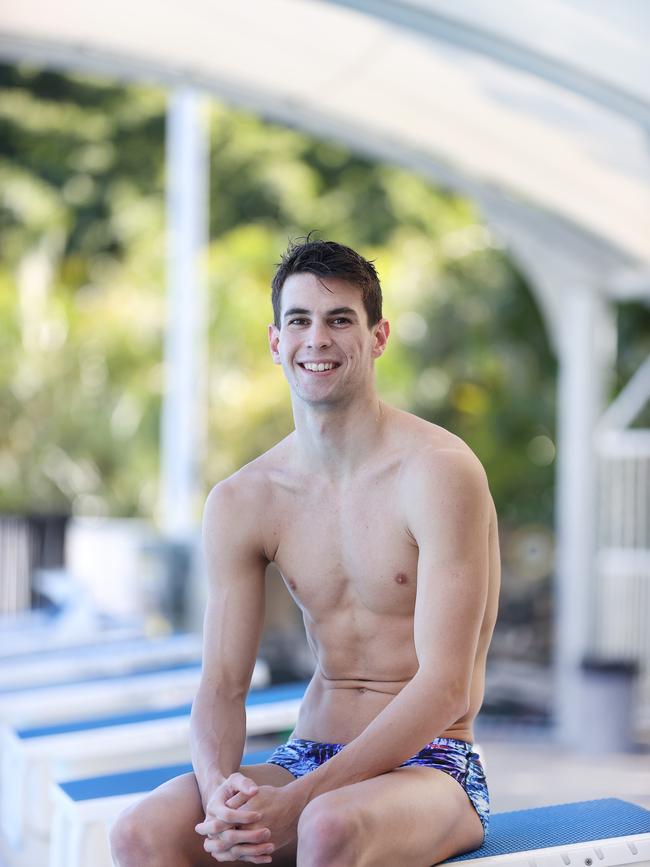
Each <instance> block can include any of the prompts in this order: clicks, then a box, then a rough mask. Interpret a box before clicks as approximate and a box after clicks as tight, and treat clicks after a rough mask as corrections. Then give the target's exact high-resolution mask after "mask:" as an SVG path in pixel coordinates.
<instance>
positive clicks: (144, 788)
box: [59, 750, 273, 801]
mask: <svg viewBox="0 0 650 867" xmlns="http://www.w3.org/2000/svg"><path fill="white" fill-rule="evenodd" d="M272 752H273V750H254V751H252V752H250V753H246V754H245V755H244V758H243V760H242V761H243V762H244V763H245V764H247V765H254V764H257V763H261V762H265V761H266V760H267V759H268V757H269V756H270V755H271V753H272ZM191 770H192V765H188V764H182V765H164V766H163V767H157V768H144V769H139V770H136V771H124V772H122V773H121V774H104V775H103V776H101V777H87V778H85V779H83V780H69V781H68V782H67V783H59V785H60V787H61V788H62V789H63V791H64V792H65V793H66V795H68V797H69V798H72V800H73V801H90V800H92V799H94V798H111V797H113V796H114V795H135V794H137V793H139V792H151V791H152V790H153V789H155V788H156V787H157V786H162V784H163V783H166V782H167V781H168V780H171V779H173V778H174V777H178V776H180V775H181V774H188V773H189V772H190V771H191Z"/></svg>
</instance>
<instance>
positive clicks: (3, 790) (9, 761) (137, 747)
mask: <svg viewBox="0 0 650 867" xmlns="http://www.w3.org/2000/svg"><path fill="white" fill-rule="evenodd" d="M306 686H307V684H306V683H295V684H294V683H291V684H279V685H275V686H272V687H268V688H267V689H259V690H252V691H251V692H249V694H248V697H247V699H246V731H247V734H248V735H249V736H250V735H258V734H266V733H269V732H275V731H283V730H285V729H290V728H292V727H293V726H294V725H295V722H296V719H297V718H298V711H299V709H300V704H301V701H302V697H303V694H304V691H305V688H306ZM190 711H191V705H189V704H185V705H179V706H175V707H169V708H165V709H161V710H156V711H151V710H147V711H140V712H136V713H127V714H122V715H119V716H115V715H114V716H109V717H98V718H91V719H81V720H72V721H70V722H68V723H64V724H57V725H51V726H38V727H31V728H24V729H18V730H12V729H6V730H5V731H4V732H0V734H1V735H2V737H1V738H0V746H1V747H2V757H3V762H2V769H1V770H2V773H1V775H0V780H1V781H2V785H1V786H0V827H1V828H2V831H3V833H4V835H5V837H6V838H7V840H8V841H9V843H10V845H11V846H12V847H13V848H18V847H20V845H21V843H22V841H23V837H24V835H25V834H26V832H27V831H31V832H32V833H36V834H39V835H41V836H46V835H47V834H48V832H49V829H50V819H51V803H50V786H51V782H52V781H53V780H55V779H59V780H60V779H66V780H70V779H79V778H84V777H86V778H90V777H97V775H99V774H106V773H108V772H109V771H128V770H136V769H137V770H139V771H141V772H143V773H144V770H145V769H146V768H153V769H154V772H155V767H156V765H171V763H172V762H176V763H178V762H187V761H189V727H190ZM118 776H119V775H118ZM142 779H147V778H146V776H145V777H142ZM95 791H96V792H98V793H99V794H101V792H102V789H101V785H100V786H99V787H97V786H96V788H95ZM145 791H148V790H145Z"/></svg>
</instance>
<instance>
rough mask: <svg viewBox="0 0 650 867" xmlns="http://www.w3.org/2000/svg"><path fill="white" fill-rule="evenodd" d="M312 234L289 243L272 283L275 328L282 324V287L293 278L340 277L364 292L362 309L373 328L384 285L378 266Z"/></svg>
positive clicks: (376, 319)
mask: <svg viewBox="0 0 650 867" xmlns="http://www.w3.org/2000/svg"><path fill="white" fill-rule="evenodd" d="M311 236H312V232H310V233H309V234H308V235H305V236H304V237H301V238H296V239H295V240H293V241H289V246H288V247H287V249H286V251H285V252H284V253H283V254H282V259H281V261H280V262H279V263H278V265H277V268H276V271H275V274H274V276H273V280H272V282H271V303H272V304H273V320H274V322H275V326H276V328H280V324H281V321H280V320H281V303H282V287H283V286H284V282H285V280H286V279H287V277H289V276H290V275H291V274H315V275H316V276H317V277H339V278H340V279H342V280H347V281H348V282H349V283H353V284H354V285H355V286H358V287H359V289H360V290H361V297H362V300H363V306H364V307H365V310H366V315H367V316H368V327H369V328H372V326H373V325H376V324H377V323H378V322H379V320H380V319H381V318H382V314H381V304H382V296H381V285H380V283H379V277H378V276H377V271H376V269H375V266H374V265H373V263H372V262H371V261H369V260H368V259H364V257H363V256H361V255H360V254H359V253H357V252H356V251H355V250H353V249H352V248H351V247H346V246H345V245H344V244H337V243H336V241H319V240H312V237H311Z"/></svg>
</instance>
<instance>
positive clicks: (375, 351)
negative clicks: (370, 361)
mask: <svg viewBox="0 0 650 867" xmlns="http://www.w3.org/2000/svg"><path fill="white" fill-rule="evenodd" d="M389 334H390V322H389V321H388V319H380V320H379V322H378V323H377V324H376V325H375V326H374V327H373V341H372V357H373V358H379V356H380V355H383V352H384V349H386V344H387V343H388V336H389Z"/></svg>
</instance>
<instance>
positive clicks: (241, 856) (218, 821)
mask: <svg viewBox="0 0 650 867" xmlns="http://www.w3.org/2000/svg"><path fill="white" fill-rule="evenodd" d="M244 806H245V809H244ZM303 807H304V804H301V803H300V801H299V800H298V799H297V798H296V796H295V794H294V793H293V792H292V791H291V790H290V784H289V785H288V786H280V787H276V786H259V785H258V784H257V783H255V782H254V781H253V780H251V779H250V778H248V777H245V776H244V775H243V774H241V773H234V774H231V775H230V776H229V777H227V779H225V780H224V781H223V783H221V785H220V786H218V787H217V789H216V790H215V791H214V793H213V794H212V796H211V797H210V800H209V801H208V803H207V805H206V811H205V814H206V817H205V820H204V821H203V822H200V823H199V824H198V825H197V826H196V828H195V830H196V832H197V833H198V834H202V835H203V836H204V837H205V838H206V839H205V842H204V844H203V848H204V849H205V851H206V852H209V853H210V854H211V855H212V857H213V858H214V859H215V860H216V861H247V862H249V863H251V864H268V863H270V862H271V855H272V853H273V852H275V851H276V850H277V849H280V848H281V847H282V846H285V845H286V844H287V843H290V842H291V841H292V840H294V839H295V837H296V833H297V830H296V829H297V826H298V819H299V817H300V813H301V812H302V808H303Z"/></svg>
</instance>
